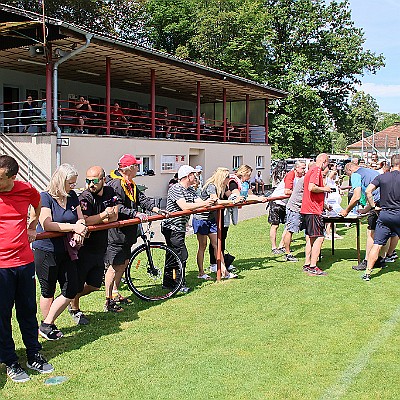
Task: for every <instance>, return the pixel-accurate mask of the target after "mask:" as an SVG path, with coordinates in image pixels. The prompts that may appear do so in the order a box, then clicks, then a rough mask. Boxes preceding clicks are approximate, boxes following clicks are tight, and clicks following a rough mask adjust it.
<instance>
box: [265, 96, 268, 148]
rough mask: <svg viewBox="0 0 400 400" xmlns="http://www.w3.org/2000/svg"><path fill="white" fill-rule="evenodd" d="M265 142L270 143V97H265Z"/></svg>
mask: <svg viewBox="0 0 400 400" xmlns="http://www.w3.org/2000/svg"><path fill="white" fill-rule="evenodd" d="M265 144H268V99H265Z"/></svg>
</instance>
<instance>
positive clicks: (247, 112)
mask: <svg viewBox="0 0 400 400" xmlns="http://www.w3.org/2000/svg"><path fill="white" fill-rule="evenodd" d="M249 142H250V96H249V95H248V94H246V143H249Z"/></svg>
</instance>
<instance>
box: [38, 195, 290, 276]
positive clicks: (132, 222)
mask: <svg viewBox="0 0 400 400" xmlns="http://www.w3.org/2000/svg"><path fill="white" fill-rule="evenodd" d="M289 197H290V196H279V197H267V198H266V201H268V202H269V201H275V200H282V199H287V198H289ZM262 202H263V201H261V200H250V201H245V202H243V203H240V204H239V205H238V203H236V204H225V205H222V204H221V205H216V206H212V207H202V208H198V209H196V210H193V211H191V210H185V211H177V212H173V213H170V214H169V216H168V218H174V217H180V216H184V215H192V214H197V213H201V212H205V211H217V243H218V245H217V281H219V280H221V257H222V246H221V243H222V242H221V241H222V227H223V210H225V209H226V208H233V207H239V208H241V207H244V206H249V205H253V204H258V203H262ZM162 219H166V217H164V216H162V215H150V216H149V217H148V221H149V222H150V221H158V220H162ZM140 223H141V220H140V219H139V218H132V219H127V220H123V221H115V222H109V223H106V224H99V225H91V226H88V230H89V232H96V231H101V230H104V229H111V228H121V227H124V226H129V225H137V224H140ZM63 235H65V233H61V232H42V233H39V234H38V235H37V237H36V240H40V239H47V238H52V237H58V236H63Z"/></svg>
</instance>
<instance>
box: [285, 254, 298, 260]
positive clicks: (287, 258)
mask: <svg viewBox="0 0 400 400" xmlns="http://www.w3.org/2000/svg"><path fill="white" fill-rule="evenodd" d="M285 261H289V262H297V261H299V260H298V259H297V258H296V257H295V256H294V255H293V254H290V253H289V254H285Z"/></svg>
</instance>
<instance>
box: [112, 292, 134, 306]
mask: <svg viewBox="0 0 400 400" xmlns="http://www.w3.org/2000/svg"><path fill="white" fill-rule="evenodd" d="M113 300H114V301H115V302H117V303H119V304H131V303H132V300H131V299H128V298H127V297H124V296H122V294H119V293H117V294H116V295H115V296H113Z"/></svg>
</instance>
